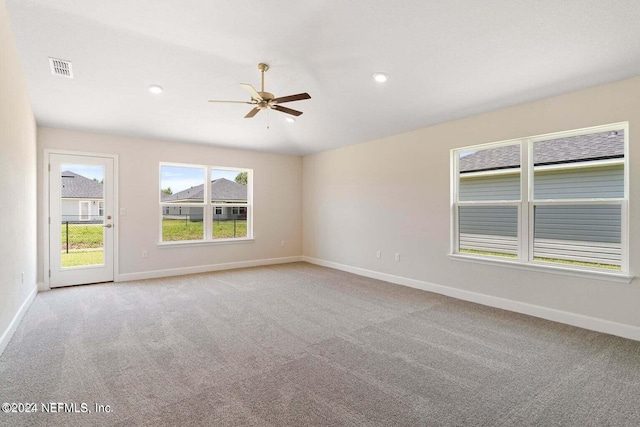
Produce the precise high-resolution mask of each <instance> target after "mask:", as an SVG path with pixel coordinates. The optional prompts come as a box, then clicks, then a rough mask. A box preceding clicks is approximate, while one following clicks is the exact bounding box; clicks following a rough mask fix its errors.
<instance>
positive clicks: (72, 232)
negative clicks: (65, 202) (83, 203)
mask: <svg viewBox="0 0 640 427" xmlns="http://www.w3.org/2000/svg"><path fill="white" fill-rule="evenodd" d="M102 224H103V221H102V216H97V215H65V216H64V217H63V220H62V223H61V227H60V228H61V233H60V234H61V236H60V240H61V243H62V248H61V249H62V252H64V253H69V252H73V251H77V250H87V249H100V248H102V247H103V244H104V237H103V227H102Z"/></svg>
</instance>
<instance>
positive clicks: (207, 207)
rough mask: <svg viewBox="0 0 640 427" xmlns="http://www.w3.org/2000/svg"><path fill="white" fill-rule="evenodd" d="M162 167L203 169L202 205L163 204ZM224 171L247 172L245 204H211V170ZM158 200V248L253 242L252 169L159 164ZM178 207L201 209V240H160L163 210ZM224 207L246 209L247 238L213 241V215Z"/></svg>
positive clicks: (187, 203) (170, 163)
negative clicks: (216, 210) (168, 207)
mask: <svg viewBox="0 0 640 427" xmlns="http://www.w3.org/2000/svg"><path fill="white" fill-rule="evenodd" d="M163 166H173V167H184V168H194V169H196V168H197V169H204V172H205V173H204V186H205V189H204V200H203V202H202V203H200V202H198V203H193V202H191V203H190V202H186V203H179V204H174V203H163V202H162V194H161V187H162V185H161V180H162V167H163ZM212 169H217V170H226V171H233V172H247V203H213V202H212V201H211V170H212ZM158 189H159V191H158V200H159V203H160V209H159V212H160V221H159V227H158V230H159V233H158V236H159V239H158V246H160V247H170V246H193V245H202V244H205V245H215V244H227V243H240V242H253V240H254V239H253V169H249V168H237V167H228V166H211V165H200V164H191V163H172V162H160V164H159V167H158ZM176 205H179V206H180V207H183V206H184V207H186V206H195V207H200V208H202V209H203V211H202V220H203V227H202V228H203V234H204V236H203V238H202V239H198V240H178V241H163V240H162V217H163V212H164V208H165V207H167V206H176ZM225 206H242V207H246V208H247V236H246V237H231V238H226V239H214V238H213V236H212V234H213V213H214V212H215V209H216V208H217V207H225Z"/></svg>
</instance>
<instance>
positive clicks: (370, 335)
mask: <svg viewBox="0 0 640 427" xmlns="http://www.w3.org/2000/svg"><path fill="white" fill-rule="evenodd" d="M0 402H16V403H17V402H22V403H25V402H35V403H37V406H38V409H39V412H38V413H23V414H15V413H0V425H11V426H18V425H43V426H44V425H77V426H85V425H94V424H99V425H112V424H115V425H123V426H129V425H150V426H158V425H182V426H191V425H209V426H310V425H326V426H431V425H434V426H436V425H449V426H463V425H469V426H516V425H540V426H608V425H609V426H614V425H615V426H638V425H640V342H635V341H630V340H625V339H622V338H617V337H613V336H609V335H604V334H599V333H595V332H590V331H586V330H583V329H578V328H574V327H571V326H566V325H562V324H558V323H553V322H548V321H544V320H540V319H536V318H532V317H527V316H523V315H519V314H514V313H510V312H506V311H501V310H497V309H492V308H488V307H484V306H480V305H475V304H471V303H466V302H462V301H458V300H454V299H451V298H447V297H443V296H439V295H435V294H431V293H428V292H423V291H419V290H415V289H411V288H406V287H402V286H397V285H392V284H389V283H385V282H381V281H377V280H372V279H367V278H363V277H359V276H355V275H352V274H348V273H344V272H340V271H336V270H331V269H327V268H322V267H317V266H313V265H310V264H306V263H295V264H287V265H280V266H271V267H260V268H251V269H243V270H232V271H224V272H217V273H208V274H197V275H191V276H184V277H177V278H166V279H157V280H147V281H139V282H127V283H122V284H104V285H91V286H83V287H73V288H63V289H58V290H53V291H50V292H45V293H40V294H38V296H37V298H36V299H35V301H34V303H33V304H32V306H31V308H30V309H29V311H28V313H27V314H26V316H25V318H24V320H23V322H22V324H21V325H20V326H19V328H18V331H17V332H16V334H15V335H14V337H13V339H12V340H11V342H10V343H9V346H8V347H7V349H6V350H5V352H4V354H3V355H2V356H1V357H0ZM41 403H47V404H51V403H67V404H76V410H78V411H82V410H83V409H82V408H83V407H82V404H83V403H84V404H86V405H87V409H89V410H91V411H92V412H91V413H89V414H85V413H81V412H79V413H64V412H62V413H60V412H59V413H43V412H42V411H41ZM96 403H97V404H99V405H104V406H105V407H106V405H109V409H110V412H109V413H95V404H96ZM50 407H54V409H55V408H58V406H56V405H50ZM62 409H64V408H62ZM68 409H72V408H71V407H69V408H68Z"/></svg>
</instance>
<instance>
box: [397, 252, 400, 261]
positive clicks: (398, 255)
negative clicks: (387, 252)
mask: <svg viewBox="0 0 640 427" xmlns="http://www.w3.org/2000/svg"><path fill="white" fill-rule="evenodd" d="M396 262H400V252H396Z"/></svg>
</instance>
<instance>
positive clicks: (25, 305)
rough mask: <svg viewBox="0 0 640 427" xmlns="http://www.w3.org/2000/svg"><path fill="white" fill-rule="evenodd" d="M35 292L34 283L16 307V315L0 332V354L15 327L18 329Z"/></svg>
mask: <svg viewBox="0 0 640 427" xmlns="http://www.w3.org/2000/svg"><path fill="white" fill-rule="evenodd" d="M37 294H38V287H37V286H36V285H34V286H33V287H32V288H31V292H29V295H27V298H26V299H25V300H24V301H23V302H22V305H21V306H20V308H19V309H18V312H17V313H16V315H15V316H13V319H12V320H11V322H10V323H9V326H7V329H5V330H4V332H3V333H2V336H0V356H1V355H2V352H3V351H4V349H5V348H7V345H9V341H11V338H12V337H13V334H14V333H15V332H16V329H18V325H20V322H21V321H22V318H23V317H24V315H25V313H26V312H27V310H29V307H30V306H31V303H32V302H33V300H34V299H35V298H36V295H37Z"/></svg>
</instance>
